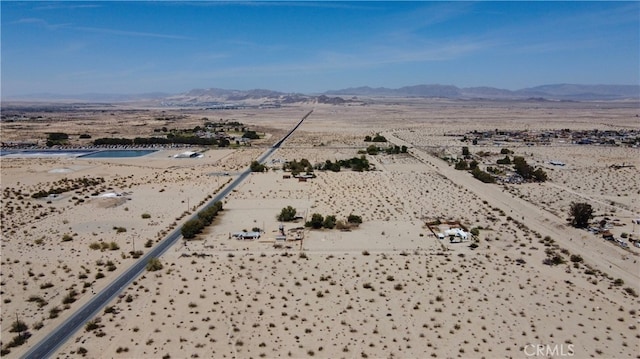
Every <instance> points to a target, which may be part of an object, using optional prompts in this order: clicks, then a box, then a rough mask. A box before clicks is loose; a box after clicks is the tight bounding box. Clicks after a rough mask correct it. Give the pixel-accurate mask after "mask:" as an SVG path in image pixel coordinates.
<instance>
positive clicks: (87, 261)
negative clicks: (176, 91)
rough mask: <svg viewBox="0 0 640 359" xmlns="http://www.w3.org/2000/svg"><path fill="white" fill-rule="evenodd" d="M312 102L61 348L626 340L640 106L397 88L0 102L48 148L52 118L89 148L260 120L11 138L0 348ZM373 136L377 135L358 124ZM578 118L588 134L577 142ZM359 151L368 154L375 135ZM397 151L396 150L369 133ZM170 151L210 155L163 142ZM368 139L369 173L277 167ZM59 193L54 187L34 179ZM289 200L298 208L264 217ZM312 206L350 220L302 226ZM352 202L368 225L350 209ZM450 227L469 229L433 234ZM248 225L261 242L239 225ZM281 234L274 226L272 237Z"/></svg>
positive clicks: (610, 344) (183, 214)
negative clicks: (479, 175)
mask: <svg viewBox="0 0 640 359" xmlns="http://www.w3.org/2000/svg"><path fill="white" fill-rule="evenodd" d="M309 111H313V112H312V113H311V115H310V116H309V117H308V118H307V119H306V120H305V121H304V122H303V123H302V125H301V126H300V127H299V128H298V129H297V130H296V131H295V132H294V133H293V134H292V136H291V137H290V138H289V139H288V140H287V141H286V142H284V143H283V145H282V146H281V147H280V148H279V149H278V150H277V151H275V152H274V153H273V154H272V155H271V156H270V157H269V158H268V159H267V160H266V162H265V165H266V167H267V171H266V172H254V173H252V174H251V175H249V176H248V178H247V179H246V180H245V181H244V182H242V184H241V185H240V186H239V187H237V188H236V189H234V190H233V191H232V192H231V193H230V194H229V195H228V196H227V197H226V198H225V199H224V201H223V210H222V211H221V212H220V213H219V214H218V216H217V217H216V218H215V221H214V222H213V224H212V225H211V226H209V227H207V228H206V229H205V230H204V231H203V232H202V233H200V234H198V235H197V236H196V237H195V238H194V239H190V240H184V239H180V240H179V242H178V243H177V244H175V245H174V246H172V247H171V248H169V249H168V250H167V252H165V253H164V254H163V255H162V256H160V257H159V258H158V260H159V264H161V266H162V268H160V269H158V267H159V266H158V267H156V268H152V269H158V270H153V271H151V270H149V271H146V272H145V273H144V274H143V275H142V276H140V277H139V278H137V279H136V280H134V282H133V283H132V284H131V285H130V286H129V287H127V288H126V289H125V290H124V291H123V292H122V293H121V294H120V295H119V296H118V297H117V298H116V299H114V300H113V301H112V302H111V303H108V304H107V306H106V307H105V308H104V309H103V310H101V311H100V313H99V314H98V315H97V316H95V317H94V318H92V319H91V320H90V321H88V322H87V323H86V324H85V325H83V327H82V328H81V329H80V330H79V331H77V332H76V333H75V334H74V335H73V336H72V337H71V339H70V340H68V341H67V342H66V343H65V344H63V345H62V346H60V348H59V349H58V350H57V352H56V354H55V356H56V357H60V358H78V357H87V358H263V357H264V358H274V357H291V358H303V357H304V358H308V357H318V358H527V357H558V358H559V357H574V358H639V357H640V330H639V329H638V326H640V299H639V298H638V293H640V262H639V260H640V248H638V247H637V246H635V243H636V241H637V240H638V239H639V237H640V224H634V220H636V219H639V218H640V173H639V168H640V148H639V147H638V141H639V138H640V135H638V134H639V133H640V132H639V131H640V119H639V117H638V115H639V113H640V110H639V106H638V103H637V102H629V101H619V102H552V101H480V100H478V101H463V100H445V99H400V98H398V99H389V98H387V99H367V100H362V101H357V102H347V103H345V104H341V105H330V104H321V103H313V102H308V103H297V104H289V105H283V106H282V107H280V108H259V107H257V106H256V107H251V108H238V109H222V110H212V109H209V110H206V109H200V108H195V107H185V108H171V107H159V106H151V105H148V104H141V105H134V104H109V105H107V104H75V105H73V106H72V105H64V106H62V105H59V104H49V105H47V104H27V103H14V104H3V119H2V121H1V122H0V124H1V130H2V142H3V143H5V144H17V143H25V142H34V143H37V144H38V145H39V146H44V143H45V141H46V139H47V134H48V133H53V132H61V133H67V134H69V143H68V144H67V145H66V146H65V147H64V148H63V149H68V148H71V147H73V148H76V149H78V148H85V149H86V148H88V147H90V145H91V141H93V140H94V139H96V138H100V137H123V138H135V137H151V136H158V135H159V134H160V135H161V134H163V130H161V128H163V127H164V128H165V130H166V131H169V132H171V130H172V129H187V128H194V127H195V126H202V127H205V123H206V122H207V121H210V122H214V123H224V122H230V121H235V122H239V123H241V124H242V125H241V127H246V128H247V129H251V130H254V131H256V132H257V133H259V134H260V135H261V138H260V139H256V140H251V142H250V144H247V145H242V144H241V145H235V144H234V145H232V146H229V147H224V148H219V147H217V146H214V147H198V146H193V147H180V148H177V147H170V146H164V147H160V148H156V149H157V151H155V152H153V153H150V154H147V155H145V156H142V157H132V158H91V157H76V156H72V155H55V153H54V154H52V153H39V154H33V153H32V154H24V153H22V154H20V153H9V152H6V150H5V149H3V151H4V152H3V155H2V156H1V157H0V161H1V162H0V164H1V175H2V176H1V183H2V202H1V205H2V208H1V215H2V217H1V220H2V222H1V223H2V227H1V230H2V247H1V275H2V278H1V299H2V302H1V306H2V315H1V318H0V319H1V321H0V325H1V328H2V332H1V334H2V349H3V355H2V356H3V357H7V358H17V357H20V356H21V355H23V354H24V353H25V352H26V351H27V350H28V349H29V348H30V347H31V346H32V345H34V344H35V343H37V342H38V341H39V340H41V339H43V338H44V337H45V336H46V335H47V334H49V333H50V332H51V331H53V330H54V329H55V328H56V327H57V326H58V325H59V324H60V323H62V322H63V321H64V320H65V318H68V317H69V315H70V314H71V313H73V312H74V311H75V310H77V309H78V308H80V307H81V306H82V305H83V304H85V303H87V302H88V301H89V300H90V299H91V298H92V297H93V296H94V295H96V293H98V292H99V291H100V290H101V289H103V288H104V287H105V286H106V285H107V284H108V283H110V282H111V281H113V280H114V279H115V278H117V276H119V275H120V274H121V273H122V272H123V271H124V270H125V269H126V268H128V267H129V266H131V265H132V264H133V263H134V262H135V261H136V260H137V259H136V257H138V256H139V255H141V253H146V252H147V251H148V250H149V249H150V248H151V247H153V246H155V245H157V243H158V242H159V241H161V240H162V239H163V238H165V236H166V235H167V234H168V233H169V232H171V231H172V230H174V229H176V228H180V227H181V226H182V225H183V224H184V222H186V221H187V219H189V218H190V216H191V215H193V214H194V213H197V212H198V210H199V208H200V207H201V206H203V205H204V204H205V203H207V201H208V200H209V199H211V198H212V196H213V195H215V194H216V193H218V192H219V191H220V190H221V189H222V188H224V187H225V186H227V185H228V184H229V183H230V182H231V181H232V180H233V179H234V178H236V177H237V176H239V175H240V174H241V173H242V172H243V171H244V170H245V169H246V168H248V167H249V165H250V163H251V162H252V161H253V160H255V159H257V158H258V157H259V156H260V155H261V154H262V153H264V152H265V151H266V150H267V149H268V148H269V147H270V146H271V145H273V144H274V143H275V142H277V140H278V139H280V138H282V137H283V136H284V135H285V134H286V133H287V132H288V131H289V130H290V129H291V128H293V126H295V124H296V123H298V121H299V120H300V119H301V118H302V117H303V116H304V115H305V114H307V113H308V112H309ZM595 130H597V131H595ZM166 131H164V132H166ZM83 134H84V135H89V136H90V137H91V139H88V138H84V139H80V138H79V136H80V135H83ZM377 134H380V135H381V136H383V137H385V139H386V140H387V141H386V142H365V136H371V137H375V136H376V135H377ZM578 134H579V135H580V136H581V137H580V138H582V139H587V140H588V141H586V142H583V143H584V144H577V143H575V142H576V141H575V139H576V138H577V137H576V136H577V135H578ZM89 136H83V137H89ZM625 136H626V137H625ZM634 136H635V137H634ZM599 139H603V140H604V141H605V142H604V143H599V142H598V141H599ZM370 145H375V146H379V147H381V149H382V151H381V152H380V153H378V154H372V153H367V151H366V149H367V147H369V146H370ZM394 145H395V146H398V147H400V148H402V146H406V152H405V151H400V153H390V154H389V153H386V152H385V151H384V149H386V148H387V147H388V146H394ZM466 150H468V151H469V154H468V155H467V156H468V159H469V160H475V161H476V162H477V165H478V166H479V168H481V169H483V170H485V169H487V167H495V168H498V167H500V166H498V165H497V164H496V161H497V160H498V159H501V158H503V157H504V156H505V153H508V154H509V155H510V156H511V157H512V158H513V157H514V156H520V157H523V158H524V159H525V160H526V161H527V163H529V164H530V165H531V166H533V167H534V168H540V169H542V170H543V171H544V172H545V173H546V175H547V177H548V178H547V180H546V181H544V182H531V183H509V182H504V183H502V182H499V183H483V182H481V181H479V180H477V179H475V178H474V177H473V176H472V174H471V173H470V172H469V171H466V170H457V169H456V168H455V167H456V166H455V164H454V163H455V162H457V161H459V160H460V159H462V157H463V151H466ZM503 150H504V151H503ZM185 151H196V152H199V153H201V154H202V156H201V157H194V158H175V157H174V156H175V155H177V154H180V153H183V152H185ZM363 151H364V153H363ZM506 151H508V152H506ZM361 156H364V158H365V159H366V160H367V161H368V163H369V164H370V170H369V171H362V172H359V171H353V170H351V169H349V168H342V169H341V170H340V171H338V172H334V171H328V170H327V171H325V170H319V169H316V170H314V171H313V174H314V175H315V177H314V178H308V179H307V178H304V179H296V178H294V177H292V178H287V177H289V176H290V173H289V172H285V171H284V170H283V169H282V166H283V164H284V163H286V162H290V161H294V160H296V161H300V160H302V159H307V160H308V161H309V162H310V163H311V164H314V165H315V164H320V165H321V164H324V163H326V161H327V160H330V161H333V162H335V161H339V160H348V159H351V158H354V157H355V158H361ZM552 162H553V163H555V164H552ZM560 163H561V164H562V165H559V164H560ZM501 168H503V169H504V171H505V176H506V174H507V173H508V169H509V166H503V167H501ZM51 188H65V190H64V191H61V193H58V194H56V195H47V196H45V197H41V198H34V197H33V194H34V193H37V192H38V191H41V190H44V191H47V190H49V189H51ZM572 203H588V204H590V205H591V206H592V208H593V219H592V220H591V223H592V226H593V227H601V228H602V229H606V230H607V232H608V234H610V235H611V236H612V238H613V240H605V239H603V235H602V233H600V232H594V231H588V230H586V229H578V228H574V227H573V226H571V224H570V223H569V221H568V218H569V217H570V207H571V204H572ZM287 206H292V207H293V208H295V209H296V214H297V216H298V217H299V219H298V220H296V221H293V222H280V221H278V219H277V218H276V217H277V216H278V214H279V213H280V212H281V210H282V209H283V208H285V207H287ZM313 214H320V215H322V216H323V217H325V218H326V217H327V216H332V215H333V216H335V217H336V219H337V220H338V221H340V224H341V226H340V227H341V228H342V229H337V228H334V229H326V228H325V229H312V228H309V227H305V221H309V220H310V219H311V218H312V217H313ZM350 215H351V216H359V217H360V218H361V220H362V223H360V224H359V225H348V223H347V219H348V218H349V216H350ZM281 226H283V227H282V229H281ZM456 226H459V228H462V229H463V230H464V231H466V232H464V233H465V235H469V237H468V238H467V240H462V238H461V237H451V238H452V239H453V240H451V239H450V238H449V236H448V235H447V236H445V238H438V234H439V233H445V232H447V229H449V230H450V231H451V230H452V229H451V228H453V227H456ZM449 227H451V228H449ZM254 230H256V231H259V232H260V238H258V239H252V240H249V239H247V240H243V239H236V238H235V237H234V236H233V235H234V234H237V233H240V232H243V231H244V232H252V231H254ZM281 231H282V232H281ZM283 232H284V233H285V236H286V238H287V240H284V241H283V240H280V239H276V238H277V237H279V236H281V235H282V233H283ZM471 233H474V234H473V235H471ZM17 322H18V323H17ZM17 324H24V326H26V328H25V327H24V326H23V327H22V328H17V327H20V325H17ZM27 333H28V334H27ZM21 336H29V337H28V339H27V340H26V342H24V343H23V344H21V345H18V343H19V342H20V339H21ZM16 337H18V338H16Z"/></svg>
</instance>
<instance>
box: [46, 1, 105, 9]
mask: <svg viewBox="0 0 640 359" xmlns="http://www.w3.org/2000/svg"><path fill="white" fill-rule="evenodd" d="M99 7H102V5H99V4H82V3H59V2H51V3H48V4H46V5H42V6H36V7H34V8H33V9H34V10H73V9H93V8H99Z"/></svg>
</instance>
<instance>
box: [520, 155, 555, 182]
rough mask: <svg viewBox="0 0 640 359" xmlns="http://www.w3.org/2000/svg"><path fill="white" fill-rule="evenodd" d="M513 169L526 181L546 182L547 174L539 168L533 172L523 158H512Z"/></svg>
mask: <svg viewBox="0 0 640 359" xmlns="http://www.w3.org/2000/svg"><path fill="white" fill-rule="evenodd" d="M513 169H514V170H515V171H516V173H518V174H519V175H520V176H522V178H524V179H525V180H526V181H531V180H533V181H535V182H544V181H546V180H547V173H546V172H545V171H544V170H543V169H542V168H540V167H538V168H536V169H535V170H534V169H533V167H532V166H530V165H529V164H528V163H527V161H525V159H524V157H520V156H515V157H514V158H513Z"/></svg>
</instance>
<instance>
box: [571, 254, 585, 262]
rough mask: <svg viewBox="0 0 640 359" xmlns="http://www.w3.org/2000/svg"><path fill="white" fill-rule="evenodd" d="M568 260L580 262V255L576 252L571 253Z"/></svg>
mask: <svg viewBox="0 0 640 359" xmlns="http://www.w3.org/2000/svg"><path fill="white" fill-rule="evenodd" d="M569 260H571V262H573V263H580V262H582V257H581V256H579V255H577V254H572V255H571V257H569Z"/></svg>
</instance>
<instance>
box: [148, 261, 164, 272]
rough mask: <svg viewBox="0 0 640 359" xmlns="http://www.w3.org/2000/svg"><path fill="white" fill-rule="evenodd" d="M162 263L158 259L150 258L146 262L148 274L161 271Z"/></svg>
mask: <svg viewBox="0 0 640 359" xmlns="http://www.w3.org/2000/svg"><path fill="white" fill-rule="evenodd" d="M162 267H163V266H162V262H160V259H158V258H151V259H149V262H147V267H146V268H147V270H148V271H149V272H155V271H158V270H161V269H162Z"/></svg>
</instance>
